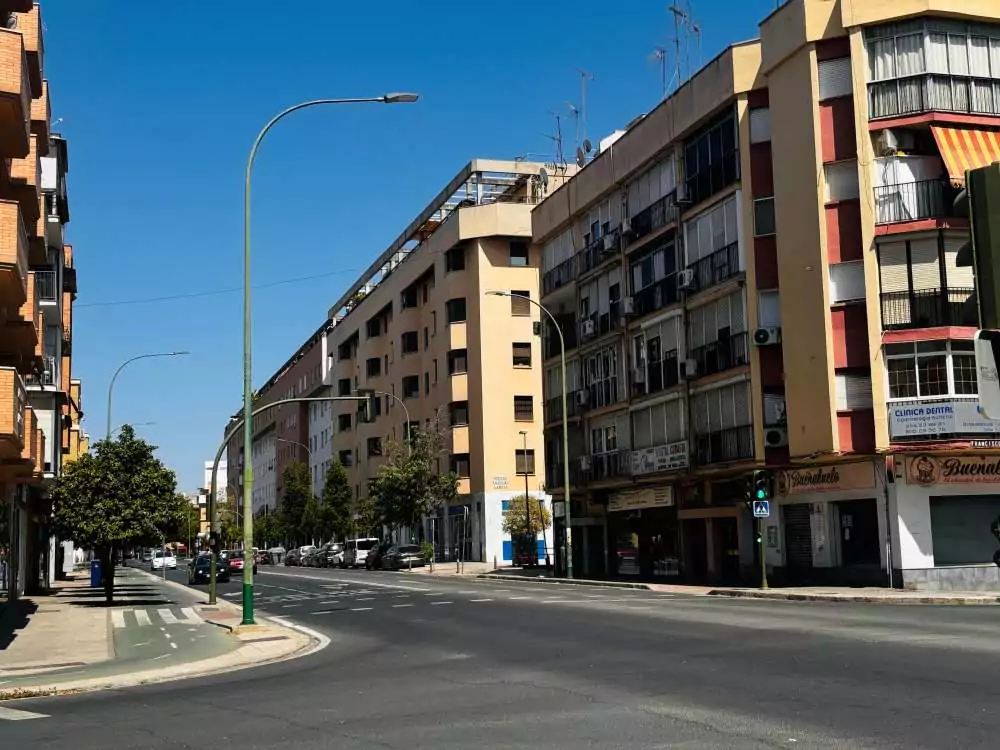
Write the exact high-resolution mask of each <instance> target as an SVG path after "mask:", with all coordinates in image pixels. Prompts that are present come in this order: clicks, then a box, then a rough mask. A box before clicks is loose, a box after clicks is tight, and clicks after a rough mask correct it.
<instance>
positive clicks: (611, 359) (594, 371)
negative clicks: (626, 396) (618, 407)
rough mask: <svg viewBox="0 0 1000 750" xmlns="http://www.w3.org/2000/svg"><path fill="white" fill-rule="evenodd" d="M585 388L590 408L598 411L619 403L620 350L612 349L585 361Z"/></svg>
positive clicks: (600, 352) (597, 353)
mask: <svg viewBox="0 0 1000 750" xmlns="http://www.w3.org/2000/svg"><path fill="white" fill-rule="evenodd" d="M583 372H584V386H585V387H586V389H587V394H588V406H589V407H590V408H591V409H597V408H600V407H602V406H610V405H611V404H615V403H618V398H619V390H618V350H617V348H615V347H610V348H608V349H604V350H602V351H599V352H596V353H595V354H592V355H590V356H589V357H587V358H586V359H585V360H584V371H583Z"/></svg>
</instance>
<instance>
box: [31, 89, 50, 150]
mask: <svg viewBox="0 0 1000 750" xmlns="http://www.w3.org/2000/svg"><path fill="white" fill-rule="evenodd" d="M51 129H52V110H51V106H50V104H49V82H48V81H42V95H41V96H40V97H38V98H37V99H32V100H31V132H32V133H33V134H34V135H37V136H38V153H39V154H40V155H41V156H48V155H49V138H50V136H51V134H52V132H51Z"/></svg>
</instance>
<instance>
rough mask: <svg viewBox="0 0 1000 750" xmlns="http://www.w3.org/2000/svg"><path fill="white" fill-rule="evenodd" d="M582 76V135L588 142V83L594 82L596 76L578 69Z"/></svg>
mask: <svg viewBox="0 0 1000 750" xmlns="http://www.w3.org/2000/svg"><path fill="white" fill-rule="evenodd" d="M577 72H578V73H579V74H580V135H581V136H582V137H583V140H584V141H586V140H587V83H588V82H590V81H593V80H594V74H593V73H588V72H587V71H586V70H582V69H581V68H577Z"/></svg>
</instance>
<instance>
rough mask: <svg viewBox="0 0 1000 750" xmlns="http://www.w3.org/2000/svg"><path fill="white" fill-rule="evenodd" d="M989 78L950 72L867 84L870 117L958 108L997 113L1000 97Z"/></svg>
mask: <svg viewBox="0 0 1000 750" xmlns="http://www.w3.org/2000/svg"><path fill="white" fill-rule="evenodd" d="M992 86H993V82H992V81H989V80H986V79H974V78H965V77H961V76H950V75H933V74H925V75H915V76H908V77H906V78H898V79H894V80H891V81H879V82H878V83H872V84H869V86H868V108H869V111H870V115H869V116H870V117H871V119H873V120H875V119H877V118H880V117H899V116H902V115H910V114H916V113H920V112H961V113H964V114H971V115H991V116H994V117H995V116H998V115H1000V98H998V97H995V96H993V93H992V90H991V89H992Z"/></svg>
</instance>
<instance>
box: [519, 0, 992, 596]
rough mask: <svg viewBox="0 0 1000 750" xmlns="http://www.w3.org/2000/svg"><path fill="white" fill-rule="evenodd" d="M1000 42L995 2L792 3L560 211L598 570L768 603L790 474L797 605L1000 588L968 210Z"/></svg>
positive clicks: (579, 498) (554, 282)
mask: <svg viewBox="0 0 1000 750" xmlns="http://www.w3.org/2000/svg"><path fill="white" fill-rule="evenodd" d="M998 21H1000V8H998V7H997V6H996V3H994V2H990V1H989V0H969V2H963V3H955V2H946V1H945V0H892V1H891V2H890V1H889V0H873V1H872V2H866V3H849V2H837V1H833V2H831V1H830V0H791V2H788V3H786V4H784V5H782V6H781V7H780V8H779V9H778V10H776V11H775V12H774V13H773V14H771V15H770V16H769V17H768V18H766V19H765V20H764V21H763V22H762V23H761V27H760V28H761V34H760V39H759V40H755V41H753V42H749V43H745V44H740V45H735V46H733V47H731V48H730V49H729V50H727V51H726V52H724V53H723V54H722V55H721V56H720V57H718V58H717V59H716V60H714V61H713V62H711V63H709V64H708V65H707V66H706V67H705V68H704V69H702V70H701V71H700V72H699V73H697V74H696V75H695V76H694V77H693V78H692V79H691V80H690V81H688V82H687V83H686V84H685V85H684V86H682V87H680V88H679V89H678V91H677V92H676V93H675V94H674V95H673V96H671V97H670V98H669V99H667V100H666V101H664V102H663V103H662V104H661V105H660V106H659V107H657V108H656V109H655V110H654V111H653V112H651V113H650V114H649V115H647V116H645V117H644V118H641V119H640V120H639V121H638V122H637V123H636V124H634V125H633V126H632V127H630V128H629V129H628V131H627V132H626V133H625V134H624V135H622V136H620V137H619V138H618V139H617V140H615V141H614V142H613V143H612V142H609V143H608V144H606V147H603V146H602V153H601V154H600V155H599V156H598V157H597V158H596V159H595V160H594V161H593V162H592V163H591V164H590V165H588V166H587V167H586V168H585V169H583V170H582V171H581V172H580V173H579V174H578V175H577V176H576V177H575V178H574V179H573V180H571V181H570V183H569V184H568V185H567V186H566V187H565V188H564V189H563V190H561V191H558V192H556V193H555V194H554V195H553V196H551V197H550V198H549V199H548V200H547V201H546V202H545V203H543V204H542V205H541V206H540V207H539V208H538V209H537V210H536V211H535V215H534V237H535V242H536V244H537V245H538V246H539V247H540V249H541V251H542V254H543V294H544V297H543V301H544V303H545V304H546V305H548V306H550V307H551V308H552V309H553V310H554V312H556V313H557V315H558V316H560V321H561V323H562V329H563V332H564V333H565V334H568V335H567V339H568V340H572V344H571V347H570V348H571V350H572V351H571V353H570V354H569V359H570V373H569V376H568V379H569V381H570V382H569V383H568V384H567V387H568V389H569V390H570V391H571V393H572V404H571V409H570V415H569V418H570V420H571V427H572V431H571V435H570V451H569V453H570V455H571V456H574V457H576V460H575V461H574V464H573V466H572V469H573V471H572V472H571V474H572V476H571V486H572V489H573V490H575V493H576V494H575V495H574V496H573V497H574V498H576V499H574V500H573V503H572V510H573V515H574V521H573V539H574V550H575V554H576V556H577V557H576V559H575V564H576V566H577V568H578V569H583V570H585V571H588V572H593V573H604V572H606V573H610V574H614V575H642V576H657V575H666V576H675V577H677V578H679V579H682V580H692V581H698V580H711V581H736V580H741V579H742V580H744V581H747V582H752V581H754V580H755V579H756V576H757V573H756V570H757V569H758V568H759V556H758V555H759V553H758V547H757V545H756V543H755V542H756V537H755V534H754V533H753V531H754V524H753V521H752V519H751V518H750V516H749V512H748V510H747V509H746V506H745V502H744V500H745V497H746V495H745V488H746V486H747V484H746V480H747V478H748V476H749V475H750V474H749V472H750V471H752V470H753V469H755V468H765V467H766V468H769V469H771V470H772V471H773V472H774V475H775V478H776V482H775V484H776V487H775V489H776V496H775V501H774V503H773V506H772V510H771V515H770V517H769V518H768V519H766V521H765V522H763V524H762V528H761V533H762V536H763V538H764V548H765V558H766V562H767V564H768V566H769V567H770V568H771V572H772V576H773V577H774V578H775V579H777V580H779V581H787V582H803V583H824V582H837V583H861V582H863V583H870V584H881V585H896V586H907V587H931V588H933V587H938V586H944V587H952V588H979V587H994V588H995V587H997V585H998V581H997V571H996V569H995V567H994V566H993V565H992V554H993V550H994V549H995V546H996V545H995V543H994V540H993V538H992V536H991V535H990V532H989V522H990V520H992V519H993V518H996V517H997V516H1000V484H997V483H996V480H997V479H998V478H1000V475H998V474H997V471H996V466H997V463H996V458H995V455H994V454H995V450H994V451H992V452H991V450H990V449H988V448H978V447H976V441H977V440H987V439H989V438H991V437H994V436H995V434H996V432H997V431H998V430H997V427H996V425H995V423H991V422H988V421H987V420H985V419H983V418H982V417H981V416H979V414H978V412H977V409H976V390H975V388H976V384H975V364H974V358H973V356H972V344H971V339H972V336H973V333H974V332H975V330H976V328H977V327H978V318H977V314H976V311H975V306H974V304H970V302H969V300H970V297H971V296H972V293H973V291H974V288H975V279H974V278H973V274H972V269H971V268H968V267H963V266H962V265H960V264H959V262H958V250H959V249H960V248H961V246H962V245H963V244H964V243H965V242H966V241H967V240H968V226H967V224H966V223H965V222H964V221H962V220H961V219H957V218H955V217H954V214H953V207H952V202H953V198H954V196H955V195H956V194H957V192H958V190H959V189H960V187H961V183H962V182H963V181H964V171H965V169H968V168H973V167H976V166H982V165H984V164H988V163H990V162H991V161H994V160H997V159H1000V25H998ZM551 341H552V338H551V336H550V337H549V339H548V342H549V343H551ZM555 354H556V352H555V351H553V350H552V349H551V348H549V349H547V351H546V355H547V357H549V358H548V359H547V360H546V398H547V408H546V430H547V441H548V448H549V450H548V455H549V456H550V465H549V469H550V480H549V486H551V487H555V486H556V483H557V482H558V483H559V484H561V471H562V469H561V466H560V465H558V462H557V457H559V456H561V454H562V447H561V426H560V425H559V420H561V415H560V414H559V410H558V408H557V406H558V405H557V402H555V401H553V399H555V398H556V396H557V395H558V393H559V392H560V391H561V388H562V385H561V382H560V381H559V378H558V370H557V369H556V367H555V365H556V364H557V360H556V359H555V358H554V355H555ZM983 444H984V445H988V444H989V443H983ZM555 492H556V494H557V495H558V494H559V492H560V491H555Z"/></svg>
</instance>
